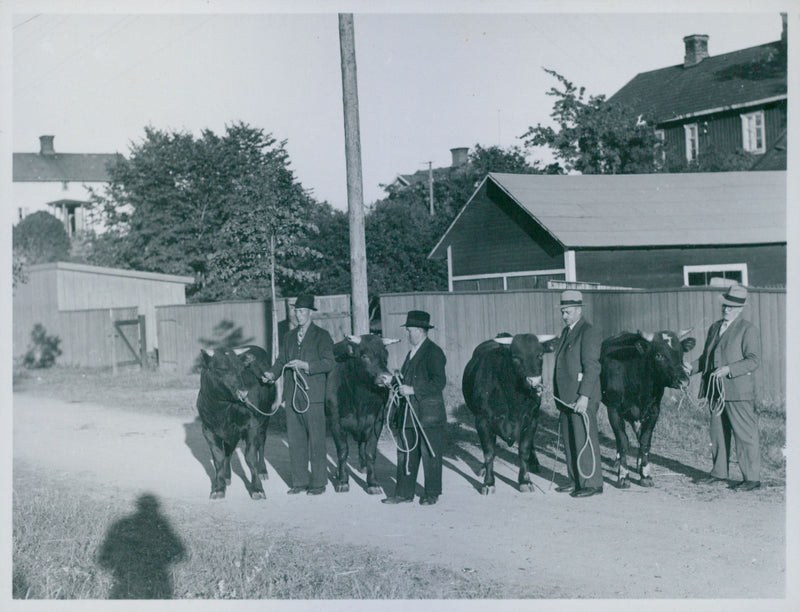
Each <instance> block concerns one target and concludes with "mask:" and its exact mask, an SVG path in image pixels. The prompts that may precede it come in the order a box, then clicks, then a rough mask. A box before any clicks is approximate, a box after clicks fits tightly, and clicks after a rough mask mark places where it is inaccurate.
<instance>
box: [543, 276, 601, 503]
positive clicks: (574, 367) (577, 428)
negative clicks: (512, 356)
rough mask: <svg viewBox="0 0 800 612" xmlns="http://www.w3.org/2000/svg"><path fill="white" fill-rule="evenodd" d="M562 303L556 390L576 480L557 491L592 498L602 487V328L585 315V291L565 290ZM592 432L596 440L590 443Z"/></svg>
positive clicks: (570, 466)
mask: <svg viewBox="0 0 800 612" xmlns="http://www.w3.org/2000/svg"><path fill="white" fill-rule="evenodd" d="M559 308H560V309H561V320H562V321H563V322H564V330H563V332H562V333H561V340H560V342H559V344H558V348H556V353H555V355H556V357H555V366H554V369H553V394H554V396H555V398H556V407H557V408H558V409H559V410H560V411H561V416H560V418H559V427H560V430H561V436H562V438H563V439H564V454H565V455H566V459H567V474H568V475H569V478H570V480H571V481H572V483H571V484H569V485H563V486H560V487H556V491H558V492H559V493H566V492H569V493H570V495H571V496H572V497H591V496H592V495H598V494H600V493H602V492H603V471H602V469H601V467H600V440H599V437H598V435H597V410H598V408H599V407H600V393H601V392H600V345H601V338H600V331H599V330H598V329H597V328H596V327H594V326H593V325H592V324H591V323H589V321H587V320H586V319H584V318H583V294H582V293H581V292H580V291H575V290H572V289H570V290H567V291H564V292H562V293H561V301H560V303H559ZM584 415H585V417H584ZM585 418H586V420H588V424H589V428H588V429H589V431H588V432H587V431H586V421H585V420H584V419H585ZM587 435H588V440H589V442H590V443H591V444H588V443H587Z"/></svg>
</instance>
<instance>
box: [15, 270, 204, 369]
mask: <svg viewBox="0 0 800 612" xmlns="http://www.w3.org/2000/svg"><path fill="white" fill-rule="evenodd" d="M26 273H27V276H28V280H27V282H25V283H22V284H19V285H17V287H16V288H15V289H14V297H13V343H14V344H13V355H14V357H17V356H19V355H22V354H24V353H25V351H26V350H27V348H28V345H29V343H30V334H31V330H32V329H33V326H34V325H35V324H36V323H41V324H42V325H44V327H45V328H46V329H47V332H48V334H49V335H53V334H56V335H59V336H60V337H61V338H62V347H63V345H64V344H65V343H67V339H68V338H69V343H70V344H71V346H69V347H63V348H66V349H67V351H68V354H69V355H70V356H71V357H70V358H69V359H65V360H61V361H60V362H61V363H72V364H73V365H93V366H97V365H104V364H103V363H102V362H103V361H105V360H106V357H105V356H103V357H102V358H101V357H100V353H103V350H105V349H103V350H100V349H98V348H97V347H96V346H93V344H98V343H100V344H103V343H105V342H106V341H105V339H104V338H103V337H101V336H102V334H105V333H107V332H102V333H101V330H100V329H98V327H99V326H101V325H102V326H105V324H106V323H107V322H108V320H109V317H112V318H113V317H119V318H130V317H131V316H133V317H134V318H137V317H138V315H144V317H145V321H146V324H145V325H144V327H145V329H146V340H147V346H148V347H150V348H155V347H157V338H156V306H161V305H166V304H184V303H186V295H185V287H186V285H188V284H190V283H192V282H194V279H193V278H192V277H190V276H174V275H170V274H156V273H153V272H138V271H135V270H121V269H115V268H101V267H97V266H87V265H82V264H74V263H66V262H57V263H48V264H39V265H34V266H30V267H29V268H27V269H26ZM102 311H105V312H102ZM109 311H110V312H111V314H109ZM131 313H133V314H131ZM81 326H84V327H85V329H84V330H83V331H80V330H79V329H78V331H77V332H76V329H77V328H79V327H81ZM108 333H110V329H109V330H108ZM94 335H97V339H94V338H93V336H94ZM73 345H80V346H73ZM84 345H85V346H84ZM65 352H66V351H65ZM87 356H88V357H87ZM105 365H109V364H108V363H106V364H105Z"/></svg>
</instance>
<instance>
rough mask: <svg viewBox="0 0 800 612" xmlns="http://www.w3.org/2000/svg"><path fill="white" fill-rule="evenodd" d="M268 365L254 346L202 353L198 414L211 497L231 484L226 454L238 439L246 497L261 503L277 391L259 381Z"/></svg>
mask: <svg viewBox="0 0 800 612" xmlns="http://www.w3.org/2000/svg"><path fill="white" fill-rule="evenodd" d="M269 365H270V363H269V358H268V355H267V353H266V351H264V349H262V348H260V347H257V346H246V347H243V348H237V349H229V348H218V349H213V350H204V351H203V352H202V370H201V374H200V392H199V393H198V395H197V411H198V412H199V413H200V421H201V423H202V427H203V435H204V436H205V438H206V441H207V442H208V447H209V449H210V450H211V456H212V459H213V461H214V472H215V473H214V478H213V481H212V484H211V499H221V498H223V497H225V486H226V484H230V482H231V454H233V451H234V449H235V448H236V445H237V444H238V443H239V442H240V441H241V440H243V439H244V441H245V453H244V457H245V462H246V463H247V467H248V468H249V469H250V476H251V480H250V483H249V486H248V489H249V491H250V497H251V498H252V499H264V488H263V486H262V485H261V481H262V480H266V478H267V466H266V463H265V461H264V442H265V439H266V435H267V426H268V425H269V418H270V417H269V416H268V415H269V414H270V412H271V410H272V405H273V403H274V401H275V393H276V392H275V387H274V386H273V385H266V384H263V383H262V382H261V380H260V378H261V373H262V372H264V371H265V370H266V369H268V368H269Z"/></svg>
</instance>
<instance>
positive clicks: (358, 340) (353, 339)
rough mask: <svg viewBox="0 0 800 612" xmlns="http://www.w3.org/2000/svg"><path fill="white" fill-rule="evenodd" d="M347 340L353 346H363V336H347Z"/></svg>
mask: <svg viewBox="0 0 800 612" xmlns="http://www.w3.org/2000/svg"><path fill="white" fill-rule="evenodd" d="M347 339H348V340H349V341H350V342H352V343H353V344H361V336H347Z"/></svg>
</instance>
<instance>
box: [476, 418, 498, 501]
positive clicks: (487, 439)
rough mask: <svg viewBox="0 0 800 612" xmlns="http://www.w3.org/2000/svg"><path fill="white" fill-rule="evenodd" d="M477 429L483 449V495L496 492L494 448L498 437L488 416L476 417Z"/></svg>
mask: <svg viewBox="0 0 800 612" xmlns="http://www.w3.org/2000/svg"><path fill="white" fill-rule="evenodd" d="M475 429H477V430H478V438H479V439H480V441H481V448H482V449H483V470H482V472H483V486H482V487H481V489H480V491H481V495H488V494H489V493H494V450H495V443H496V442H497V437H496V436H495V434H494V432H492V430H491V425H490V424H489V420H488V419H486V418H478V419H476V421H475Z"/></svg>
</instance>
